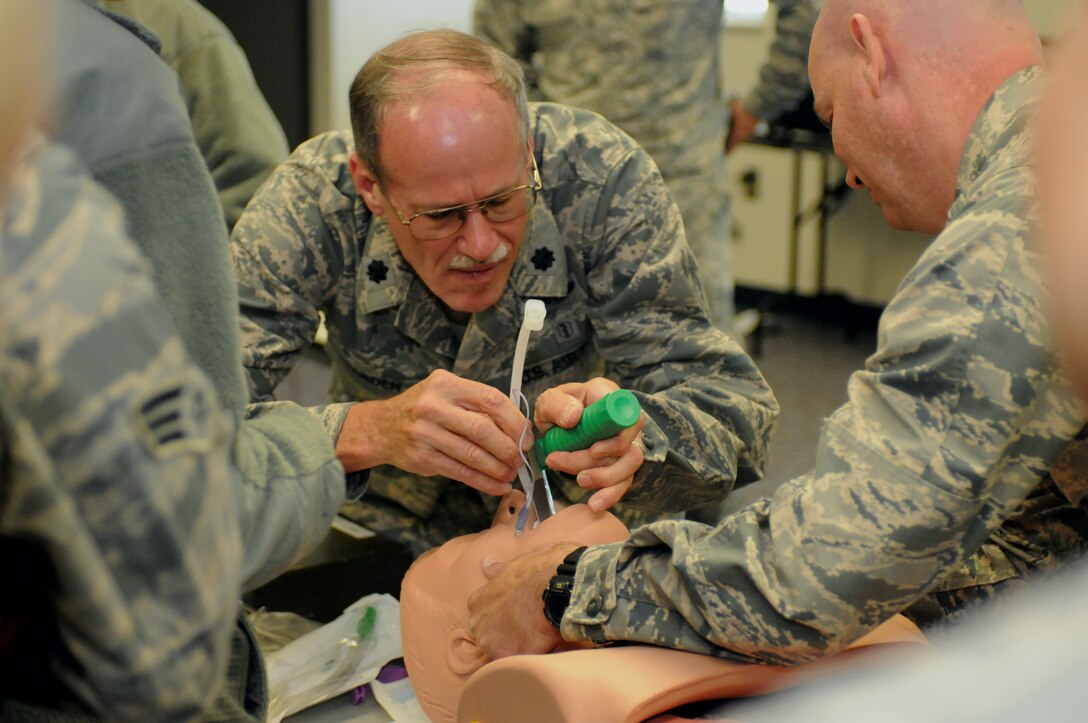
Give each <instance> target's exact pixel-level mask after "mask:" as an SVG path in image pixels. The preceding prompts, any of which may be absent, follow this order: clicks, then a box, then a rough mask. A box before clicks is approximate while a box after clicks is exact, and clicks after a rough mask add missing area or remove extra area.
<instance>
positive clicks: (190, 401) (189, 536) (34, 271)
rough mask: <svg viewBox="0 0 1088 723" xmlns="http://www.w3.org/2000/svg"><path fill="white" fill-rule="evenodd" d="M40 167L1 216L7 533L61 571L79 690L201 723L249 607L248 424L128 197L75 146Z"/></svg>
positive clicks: (161, 716) (38, 157) (84, 695)
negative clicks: (224, 395) (245, 563)
mask: <svg viewBox="0 0 1088 723" xmlns="http://www.w3.org/2000/svg"><path fill="white" fill-rule="evenodd" d="M27 161H28V163H27V164H26V165H24V166H23V167H22V168H21V169H20V171H19V175H18V177H17V178H16V179H15V182H14V185H13V187H12V193H11V196H10V197H9V198H8V199H7V201H6V203H5V205H4V207H3V211H2V213H0V223H2V224H3V228H2V229H0V258H2V259H3V260H2V261H0V351H2V354H0V435H2V442H0V448H4V451H5V453H4V455H3V464H4V469H3V473H2V474H3V479H4V487H5V499H4V500H3V502H2V504H0V529H2V530H3V534H4V535H5V536H9V537H12V538H18V539H22V540H24V541H27V542H29V543H31V544H34V545H37V546H39V547H40V548H42V549H43V550H44V551H45V552H46V554H47V555H48V556H49V558H50V560H51V562H52V564H53V568H54V570H55V573H56V581H57V582H56V592H55V598H54V600H53V601H52V603H53V604H51V605H50V607H51V609H53V610H54V611H55V615H56V624H57V626H58V630H59V632H60V636H61V639H62V641H63V644H64V645H65V647H66V652H67V653H68V654H70V657H69V655H64V656H61V657H60V658H59V659H57V661H56V670H55V673H56V674H57V675H59V676H60V677H61V679H62V680H63V681H64V682H65V683H66V684H67V685H68V686H69V687H70V688H71V690H72V691H73V692H74V693H75V694H76V695H77V696H78V697H79V698H81V699H82V700H83V701H84V702H85V703H86V704H87V705H88V706H90V707H91V709H92V710H94V711H96V712H97V713H98V714H99V715H101V716H103V717H108V718H111V719H116V720H124V721H147V720H162V721H173V720H190V719H192V718H193V717H194V716H196V715H197V714H198V713H199V712H200V711H201V709H202V708H203V705H204V703H205V702H206V701H207V700H209V699H210V697H211V696H212V694H214V692H215V691H216V690H217V689H218V686H219V682H220V679H221V675H222V673H223V670H224V665H225V663H226V659H227V654H228V641H229V636H230V632H231V630H232V628H233V623H234V620H235V617H236V615H237V613H238V596H239V590H240V575H241V555H242V550H241V545H240V540H239V532H238V521H237V515H236V508H235V506H234V500H233V498H232V488H233V484H234V482H233V472H232V468H231V462H230V450H231V443H232V440H233V429H232V424H233V423H232V420H231V418H230V416H229V415H228V414H226V413H225V412H223V411H222V410H221V408H220V407H219V405H218V403H217V401H216V395H215V392H214V390H213V388H212V386H211V384H209V382H208V380H207V378H206V377H205V376H204V375H203V374H202V373H201V372H200V370H199V369H198V368H197V367H196V366H195V365H193V364H192V363H191V362H190V361H189V359H188V358H187V356H186V354H185V350H184V346H183V344H182V343H181V341H180V339H179V338H178V336H177V335H176V334H175V333H174V332H173V331H172V329H173V327H172V324H171V323H170V320H169V317H168V315H167V314H166V312H165V310H164V309H163V308H162V304H161V301H160V298H159V296H158V294H157V293H156V289H155V287H154V285H153V283H152V280H151V274H150V270H149V268H148V266H147V264H146V262H145V261H144V260H143V258H142V257H141V255H140V253H139V252H138V251H137V250H136V248H135V247H134V246H133V245H132V243H131V242H130V241H129V240H128V239H127V238H126V237H125V235H124V230H123V229H124V225H123V219H122V216H121V214H120V213H119V212H118V210H117V208H116V205H115V203H114V202H113V201H112V199H109V198H108V196H107V195H106V194H105V193H104V192H102V191H100V190H99V189H98V188H97V187H95V186H93V184H91V182H90V181H89V180H88V179H87V178H86V177H85V176H83V175H81V172H80V170H79V169H78V168H77V167H76V165H75V164H74V163H73V162H72V161H71V159H70V157H69V156H67V155H66V154H63V153H61V152H59V151H55V150H49V151H46V150H43V149H41V148H40V147H39V149H38V150H37V151H36V152H35V154H34V155H33V156H32V157H30V158H28V159H27ZM42 574H44V573H42Z"/></svg>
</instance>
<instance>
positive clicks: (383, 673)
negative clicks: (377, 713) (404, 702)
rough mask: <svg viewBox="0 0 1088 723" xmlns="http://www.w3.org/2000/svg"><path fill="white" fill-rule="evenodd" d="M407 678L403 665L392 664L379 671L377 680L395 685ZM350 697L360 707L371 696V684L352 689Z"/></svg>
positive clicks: (352, 702)
mask: <svg viewBox="0 0 1088 723" xmlns="http://www.w3.org/2000/svg"><path fill="white" fill-rule="evenodd" d="M407 677H408V671H407V670H406V669H405V668H404V666H403V665H399V664H394V663H390V664H389V665H386V666H383V667H382V669H381V670H379V671H378V676H377V680H378V682H379V683H395V682H396V681H398V680H404V679H405V678H407ZM349 695H351V704H352V705H359V704H360V703H362V702H363V701H364V700H366V699H367V696H368V695H370V683H366V684H364V685H360V686H359V687H358V688H352V689H351V691H349Z"/></svg>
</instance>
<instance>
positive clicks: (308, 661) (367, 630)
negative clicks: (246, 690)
mask: <svg viewBox="0 0 1088 723" xmlns="http://www.w3.org/2000/svg"><path fill="white" fill-rule="evenodd" d="M399 657H401V643H400V604H399V603H398V602H397V600H396V598H394V597H393V596H391V595H384V594H383V595H367V596H366V597H364V598H360V599H359V600H357V601H356V602H354V603H352V604H351V605H350V606H349V607H348V608H347V609H346V610H344V613H343V614H342V615H341V616H340V617H338V618H337V619H336V620H333V621H332V622H331V623H329V624H327V625H322V626H321V627H319V628H318V629H317V630H314V631H313V632H311V633H308V634H306V635H303V636H302V637H300V638H298V639H297V640H295V641H294V642H291V643H288V644H287V645H285V646H284V647H283V648H281V649H280V650H278V651H276V652H274V653H272V654H271V655H269V656H268V660H267V666H268V694H269V704H268V720H269V721H270V723H279V721H281V720H283V719H284V718H285V717H287V716H289V715H292V714H294V713H297V712H298V711H300V710H305V709H306V708H309V707H310V706H312V705H317V704H318V703H321V702H322V701H325V700H328V699H329V698H332V697H333V696H335V695H339V694H340V693H345V692H347V691H349V690H351V689H353V688H356V687H358V686H360V685H363V684H364V683H369V682H370V681H372V680H374V678H375V677H376V676H377V675H378V672H379V671H380V670H381V668H382V666H383V665H385V664H386V663H388V662H389V661H390V660H394V659H396V658H399Z"/></svg>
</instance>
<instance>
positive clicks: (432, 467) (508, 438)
mask: <svg viewBox="0 0 1088 723" xmlns="http://www.w3.org/2000/svg"><path fill="white" fill-rule="evenodd" d="M525 423H526V420H525V416H524V415H523V414H522V413H521V411H519V410H518V408H517V407H516V406H515V405H514V403H513V402H511V401H510V399H509V398H508V397H507V396H506V395H504V394H503V393H502V392H500V391H499V390H498V389H495V388H494V387H490V386H487V385H486V384H480V383H479V382H474V381H470V380H468V379H462V378H461V377H458V376H456V375H454V374H451V373H449V372H447V371H444V370H438V371H435V372H432V373H431V375H430V376H428V377H427V378H426V379H424V380H423V381H422V382H420V383H419V384H416V385H415V386H413V387H412V388H410V389H408V390H407V391H405V392H403V393H401V394H398V395H397V396H395V397H391V398H389V399H382V400H377V401H373V402H360V403H358V404H356V405H355V406H353V407H352V408H351V411H349V412H348V415H347V417H346V418H345V419H344V425H343V427H342V428H341V431H340V437H339V439H338V440H337V443H336V454H337V457H339V459H340V461H341V463H342V464H343V465H344V469H346V470H347V471H348V472H353V471H355V470H359V469H369V468H371V467H376V466H378V465H380V464H391V465H393V466H395V467H399V468H400V469H403V470H406V471H408V472H414V473H416V474H421V475H424V476H431V475H443V476H446V477H449V478H451V479H455V480H459V481H461V482H464V483H465V484H467V485H468V486H470V487H474V488H475V489H478V490H480V491H481V492H486V493H488V494H492V495H504V494H506V493H507V492H509V491H510V489H511V485H510V482H511V481H512V480H513V479H514V476H515V474H516V473H517V468H518V466H519V465H520V464H521V463H522V458H521V453H520V450H519V449H518V440H519V439H520V438H521V434H522V430H524V428H525ZM531 442H532V438H531V435H528V434H527V435H525V446H526V448H528V447H529V446H530V444H531Z"/></svg>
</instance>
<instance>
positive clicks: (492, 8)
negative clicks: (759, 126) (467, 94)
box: [474, 0, 819, 331]
mask: <svg viewBox="0 0 1088 723" xmlns="http://www.w3.org/2000/svg"><path fill="white" fill-rule="evenodd" d="M778 5H779V15H778V24H777V32H778V33H779V37H778V38H776V40H775V41H774V44H773V45H772V47H771V55H770V57H769V58H768V60H767V62H766V64H765V65H764V66H763V69H762V70H761V83H760V84H759V87H758V88H756V89H755V90H753V91H752V93H753V97H754V98H757V99H758V104H759V110H760V112H762V113H767V114H768V115H767V116H762V117H770V118H773V117H775V116H777V115H779V114H780V113H781V112H783V111H785V110H789V109H790V108H792V107H794V106H796V105H797V103H798V102H799V101H800V100H801V98H803V97H804V95H805V93H806V92H807V91H808V72H807V67H806V66H807V62H808V46H809V40H810V38H811V35H812V26H813V24H814V23H815V22H816V16H817V15H818V14H819V3H818V2H816V1H815V0H782V2H779V3H778ZM474 32H475V33H476V34H477V35H478V36H480V37H481V38H483V39H485V40H487V41H488V42H489V43H491V44H492V45H494V46H495V47H497V48H499V49H500V50H502V51H504V52H506V53H507V54H508V55H510V56H512V57H514V58H515V59H517V60H518V62H519V63H520V64H521V65H522V69H523V70H524V71H525V75H526V79H527V82H528V85H529V92H530V98H532V99H536V100H544V101H551V102H555V103H563V104H565V105H572V106H577V107H579V108H587V109H589V110H592V111H596V112H597V113H600V114H602V115H604V116H605V117H606V118H608V119H609V120H610V121H612V122H613V123H615V124H616V125H618V126H619V127H620V128H622V129H623V130H625V131H626V132H627V133H629V134H631V136H632V137H633V138H634V139H635V140H636V141H638V142H639V144H641V145H642V147H643V148H645V149H646V151H648V152H649V154H650V156H652V157H653V159H654V161H655V162H656V163H657V166H658V168H660V169H661V175H662V176H664V178H665V182H666V183H667V184H668V187H669V191H670V193H672V195H673V198H675V199H676V203H677V205H678V206H679V207H680V212H681V215H682V217H683V219H684V228H685V230H686V232H687V239H688V244H689V245H690V246H691V249H692V251H693V252H694V253H695V257H696V258H697V259H698V261H699V269H700V272H701V277H702V280H703V285H704V287H705V288H706V291H707V295H708V297H709V303H710V310H711V318H712V319H713V321H714V323H715V324H717V325H718V326H719V327H720V328H722V329H725V330H727V331H728V330H729V329H731V328H732V321H733V268H732V240H731V236H730V226H729V206H730V190H729V176H728V174H727V172H726V163H725V136H726V131H727V130H728V126H729V107H728V104H727V103H726V102H725V100H724V98H723V88H722V78H721V56H720V53H719V48H720V41H721V33H722V0H687V1H686V2H675V0H639V1H638V2H632V1H631V0H476V7H475V14H474Z"/></svg>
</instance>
